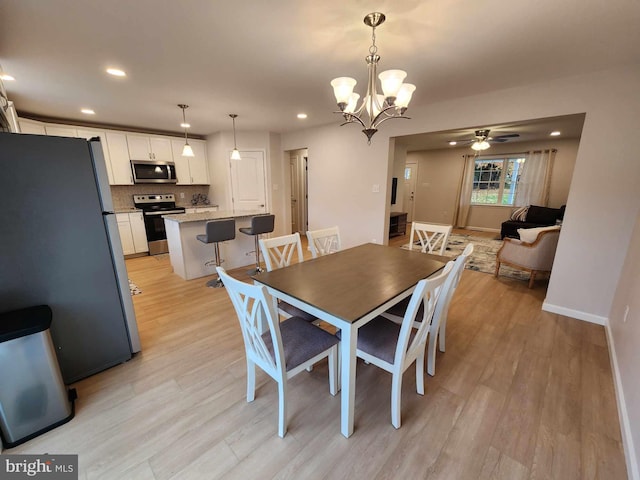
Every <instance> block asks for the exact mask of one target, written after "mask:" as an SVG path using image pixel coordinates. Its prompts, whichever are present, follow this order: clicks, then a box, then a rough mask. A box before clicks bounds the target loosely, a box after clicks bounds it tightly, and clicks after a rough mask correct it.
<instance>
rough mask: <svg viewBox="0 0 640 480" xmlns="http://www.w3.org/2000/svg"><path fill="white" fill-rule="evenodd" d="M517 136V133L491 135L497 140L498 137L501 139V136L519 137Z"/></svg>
mask: <svg viewBox="0 0 640 480" xmlns="http://www.w3.org/2000/svg"><path fill="white" fill-rule="evenodd" d="M519 136H520V134H519V133H506V134H504V135H496V136H495V137H493V139H494V140H498V139H501V138H515V137H519ZM498 141H499V140H498Z"/></svg>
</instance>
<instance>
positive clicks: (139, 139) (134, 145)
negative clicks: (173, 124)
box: [127, 134, 173, 162]
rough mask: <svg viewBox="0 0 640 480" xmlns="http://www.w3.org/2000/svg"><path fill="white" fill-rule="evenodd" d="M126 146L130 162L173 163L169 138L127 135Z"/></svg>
mask: <svg viewBox="0 0 640 480" xmlns="http://www.w3.org/2000/svg"><path fill="white" fill-rule="evenodd" d="M127 144H128V146H129V158H130V159H131V160H155V161H158V162H172V161H173V155H172V153H171V140H170V139H169V138H166V137H150V136H147V135H134V134H127Z"/></svg>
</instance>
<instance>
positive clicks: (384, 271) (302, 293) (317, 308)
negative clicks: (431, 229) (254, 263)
mask: <svg viewBox="0 0 640 480" xmlns="http://www.w3.org/2000/svg"><path fill="white" fill-rule="evenodd" d="M449 260H452V259H451V258H449V257H445V256H440V255H432V254H425V253H421V252H419V251H416V250H407V249H403V248H399V247H390V246H387V245H379V244H374V243H367V244H364V245H359V246H356V247H352V248H348V249H345V250H341V251H339V252H336V253H332V254H329V255H324V256H321V257H318V258H315V259H312V260H308V261H305V262H301V263H296V264H293V265H290V266H288V267H284V268H280V269H277V270H273V271H271V272H261V273H258V274H255V275H253V276H252V278H253V280H254V281H255V282H256V283H257V284H262V285H264V286H265V287H266V288H267V291H268V292H269V294H270V295H272V296H273V297H274V298H275V299H280V300H283V301H285V302H287V303H290V304H291V305H294V306H296V307H298V308H300V309H302V310H304V311H306V312H309V313H310V314H312V315H314V316H315V317H317V318H319V319H320V320H323V321H325V322H326V323H328V324H330V325H333V326H334V327H336V328H337V329H340V330H341V331H342V332H341V346H340V360H341V363H340V365H341V370H340V378H341V394H340V395H341V399H340V411H341V414H340V416H341V421H340V431H341V432H342V434H343V435H344V436H345V437H350V436H351V435H352V434H353V431H354V410H355V408H354V404H355V386H356V346H357V342H358V329H359V328H360V327H362V326H363V325H364V324H366V323H367V322H369V321H371V320H373V319H374V318H376V317H377V316H378V315H380V314H381V313H383V312H384V311H386V310H387V309H389V308H390V307H391V306H393V305H395V304H396V303H398V302H399V301H401V300H402V299H403V298H405V297H407V296H409V295H411V293H412V292H413V290H414V289H415V286H416V284H417V283H418V282H419V281H420V280H422V279H423V278H427V277H429V276H431V275H433V274H434V273H436V272H438V271H439V270H441V269H442V268H443V267H444V266H445V264H446V262H447V261H449Z"/></svg>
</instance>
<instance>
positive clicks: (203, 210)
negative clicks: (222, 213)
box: [184, 206, 218, 213]
mask: <svg viewBox="0 0 640 480" xmlns="http://www.w3.org/2000/svg"><path fill="white" fill-rule="evenodd" d="M217 211H218V207H216V206H210V207H189V208H185V209H184V213H209V212H217Z"/></svg>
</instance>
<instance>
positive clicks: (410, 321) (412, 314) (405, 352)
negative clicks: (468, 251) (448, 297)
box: [394, 261, 453, 365]
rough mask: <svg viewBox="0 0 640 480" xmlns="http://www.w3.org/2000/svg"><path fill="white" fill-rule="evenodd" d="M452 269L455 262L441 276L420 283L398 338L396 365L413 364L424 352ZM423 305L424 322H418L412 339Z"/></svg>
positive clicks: (447, 266)
mask: <svg viewBox="0 0 640 480" xmlns="http://www.w3.org/2000/svg"><path fill="white" fill-rule="evenodd" d="M452 269H453V262H452V261H451V262H447V264H446V265H445V267H444V268H443V269H442V272H440V274H438V275H437V276H435V277H431V278H427V279H424V280H420V282H418V285H417V286H416V289H415V290H414V292H413V295H412V297H411V300H410V301H409V305H408V307H407V310H406V311H405V314H404V318H403V320H402V326H401V327H400V335H399V336H398V346H397V347H396V353H395V360H394V363H395V364H396V365H397V364H401V363H404V364H405V365H406V364H407V363H411V362H413V361H414V360H415V359H416V358H418V356H419V355H420V353H421V352H424V350H425V344H426V341H427V336H428V335H429V330H430V327H431V320H432V318H433V314H434V312H435V308H436V304H437V301H438V297H439V296H440V294H441V292H442V287H443V285H444V282H445V281H446V280H447V278H448V277H449V275H450V272H451V270H452ZM421 303H424V309H423V312H424V313H423V317H422V321H421V322H418V328H417V330H416V331H415V334H414V335H413V338H411V333H412V329H413V328H414V326H415V325H416V322H415V319H416V315H417V313H418V310H419V307H420V304H421Z"/></svg>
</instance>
